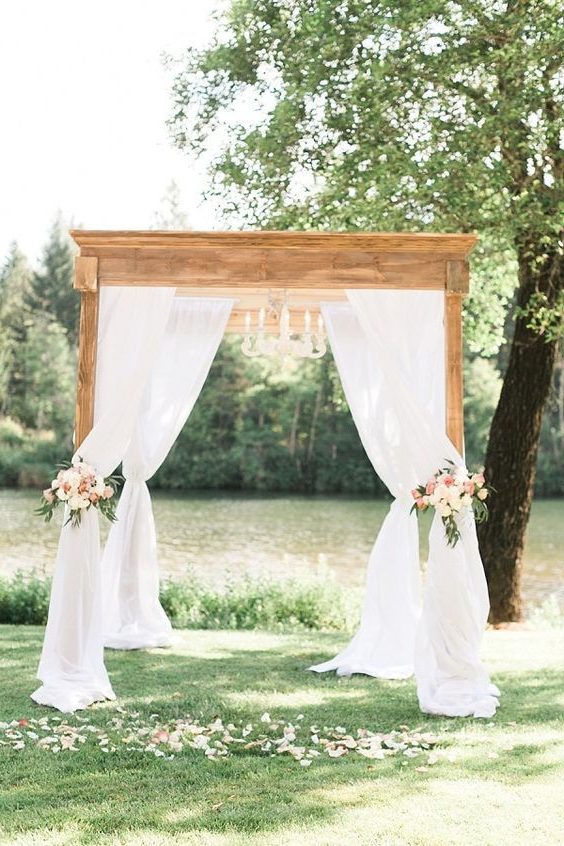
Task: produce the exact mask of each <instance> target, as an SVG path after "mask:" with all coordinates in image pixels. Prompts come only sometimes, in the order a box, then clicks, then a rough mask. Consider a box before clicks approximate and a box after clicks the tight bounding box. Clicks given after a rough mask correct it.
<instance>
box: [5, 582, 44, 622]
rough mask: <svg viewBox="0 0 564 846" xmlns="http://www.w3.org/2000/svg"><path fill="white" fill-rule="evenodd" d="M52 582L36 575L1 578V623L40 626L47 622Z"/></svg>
mask: <svg viewBox="0 0 564 846" xmlns="http://www.w3.org/2000/svg"><path fill="white" fill-rule="evenodd" d="M50 593H51V582H50V580H48V579H40V578H38V577H37V576H36V575H35V574H33V573H32V574H31V575H29V574H24V573H16V575H15V576H13V578H12V579H6V578H1V577H0V623H14V624H16V625H26V626H30V625H40V626H43V625H45V623H46V622H47V612H48V610H49V595H50Z"/></svg>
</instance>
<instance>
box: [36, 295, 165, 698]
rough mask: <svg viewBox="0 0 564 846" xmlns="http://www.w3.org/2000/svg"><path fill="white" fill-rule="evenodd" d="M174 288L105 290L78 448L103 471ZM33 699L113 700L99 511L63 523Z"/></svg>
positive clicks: (136, 396)
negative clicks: (88, 421)
mask: <svg viewBox="0 0 564 846" xmlns="http://www.w3.org/2000/svg"><path fill="white" fill-rule="evenodd" d="M173 297H174V288H141V289H134V288H103V289H102V291H101V293H100V315H99V328H98V357H97V374H96V376H97V378H96V395H95V416H94V427H93V429H92V431H91V432H90V434H89V435H88V436H87V437H86V438H85V440H84V442H83V443H82V444H81V445H80V447H79V449H78V450H77V454H79V455H80V456H81V457H82V458H83V459H85V460H86V461H88V462H89V463H91V464H92V465H93V466H94V467H96V469H97V470H98V471H99V472H100V473H102V474H103V475H108V474H109V473H111V472H112V471H113V470H114V469H115V468H116V467H117V465H118V464H119V462H120V461H121V460H122V458H123V456H124V454H125V451H126V449H127V446H128V444H129V441H130V440H131V436H132V433H133V430H134V425H135V421H136V418H137V414H138V411H139V407H140V403H141V399H142V396H143V391H144V389H145V385H146V382H147V378H148V375H149V373H150V370H151V367H152V364H153V361H154V360H155V357H156V354H157V350H158V348H159V344H160V343H161V341H162V338H163V334H164V331H165V328H166V324H167V320H168V316H169V312H170V308H171V305H172V301H173ZM38 677H39V679H40V680H41V682H42V685H41V687H39V688H38V690H36V691H35V693H33V694H32V699H34V700H35V702H38V703H39V704H41V705H52V706H53V707H54V708H58V709H59V710H60V711H65V712H70V711H74V710H76V709H78V708H85V707H86V706H87V705H90V704H91V703H92V702H95V701H97V700H100V699H114V698H115V696H114V693H113V691H112V687H111V685H110V681H109V678H108V674H107V672H106V668H105V666H104V641H103V626H102V580H101V568H100V539H99V527H98V512H97V511H96V510H95V509H89V510H88V511H87V512H86V513H85V514H83V517H82V524H81V526H80V527H79V528H75V527H72V526H70V525H65V526H63V529H62V531H61V537H60V541H59V548H58V553H57V562H56V567H55V575H54V578H53V587H52V591H51V602H50V606H49V619H48V622H47V628H46V632H45V640H44V643H43V651H42V653H41V660H40V663H39V670H38Z"/></svg>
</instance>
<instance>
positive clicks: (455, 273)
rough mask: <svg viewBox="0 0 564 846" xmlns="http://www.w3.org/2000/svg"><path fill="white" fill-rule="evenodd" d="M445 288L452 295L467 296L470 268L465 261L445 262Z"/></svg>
mask: <svg viewBox="0 0 564 846" xmlns="http://www.w3.org/2000/svg"><path fill="white" fill-rule="evenodd" d="M446 288H447V291H451V292H452V293H453V294H467V293H468V291H469V290H470V268H469V266H468V262H467V261H447V263H446Z"/></svg>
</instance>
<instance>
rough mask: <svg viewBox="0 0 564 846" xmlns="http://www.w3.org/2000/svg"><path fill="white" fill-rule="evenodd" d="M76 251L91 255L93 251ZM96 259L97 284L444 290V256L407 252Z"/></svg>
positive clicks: (154, 253)
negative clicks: (86, 252)
mask: <svg viewBox="0 0 564 846" xmlns="http://www.w3.org/2000/svg"><path fill="white" fill-rule="evenodd" d="M82 249H83V250H88V252H90V251H91V250H92V251H93V248H82ZM96 255H97V258H98V283H99V284H100V285H120V286H122V285H123V286H141V285H145V286H158V285H167V286H170V285H174V286H176V287H191V288H193V287H202V288H203V289H206V288H225V287H226V286H227V287H230V288H233V289H235V288H240V287H243V288H247V287H256V288H260V289H261V290H265V289H266V290H268V289H269V288H286V289H288V290H290V289H293V288H310V289H316V288H320V289H339V290H342V291H344V290H345V289H346V288H370V289H375V288H387V289H395V288H398V289H402V290H418V289H423V290H444V289H445V287H446V267H447V262H446V260H445V258H444V257H443V256H440V255H432V254H418V253H413V252H407V253H395V254H389V253H376V252H370V251H366V250H350V251H347V250H340V251H339V250H325V251H323V250H320V251H312V250H302V249H291V250H284V249H268V250H259V249H255V248H246V247H245V248H239V249H235V248H233V249H223V248H222V249H209V248H197V249H190V248H185V249H181V250H176V249H167V250H164V249H157V248H155V249H150V250H149V249H145V248H139V249H135V250H127V249H124V248H102V247H101V248H97V250H96ZM204 293H205V291H202V294H204Z"/></svg>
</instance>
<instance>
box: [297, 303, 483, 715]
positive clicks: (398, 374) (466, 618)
mask: <svg viewBox="0 0 564 846" xmlns="http://www.w3.org/2000/svg"><path fill="white" fill-rule="evenodd" d="M347 297H348V299H349V304H348V305H347V304H325V305H323V306H322V310H323V316H324V319H325V321H326V325H327V331H328V335H329V339H330V342H331V346H332V349H333V353H334V356H335V360H336V363H337V367H338V370H339V374H340V376H341V380H342V383H343V388H344V391H345V395H346V397H347V401H348V403H349V406H350V409H351V413H352V416H353V419H354V421H355V424H356V426H357V428H358V431H359V434H360V437H361V440H362V442H363V445H364V447H365V449H366V452H367V454H368V456H369V458H370V460H371V462H372V464H373V466H374V469H375V470H376V472H377V473H378V475H379V476H380V477H381V478H382V479H383V481H384V482H385V483H386V485H387V486H388V487H389V489H390V491H391V492H392V494H393V495H394V497H395V501H394V502H393V503H392V506H391V508H390V512H389V514H388V516H387V517H386V519H385V521H384V524H383V525H382V528H381V530H380V533H379V536H378V538H377V540H376V543H375V545H374V549H373V550H372V554H371V557H370V562H369V570H368V579H367V590H366V600H365V605H364V608H363V613H362V618H361V624H360V628H359V631H358V632H357V634H356V635H355V637H354V638H353V640H352V641H351V643H350V644H349V646H348V647H347V648H346V649H345V650H344V651H343V652H342V653H340V654H339V655H338V656H337V657H336V658H334V659H333V660H331V661H327V662H325V663H324V664H319V665H317V666H315V667H312V668H311V669H313V670H315V671H317V672H324V671H326V670H333V669H335V670H337V672H338V673H340V674H347V675H348V674H351V673H355V672H360V673H366V674H368V675H373V676H381V677H387V678H401V677H406V676H408V675H410V674H411V672H412V671H413V666H414V660H415V672H416V678H417V686H418V696H419V701H420V706H421V708H422V710H423V711H425V712H429V713H438V714H447V715H452V716H454V715H460V716H463V715H469V714H474V715H475V716H490V715H491V714H493V713H494V712H495V708H496V705H497V699H496V698H495V697H496V695H497V693H498V691H497V689H496V688H495V687H494V686H493V685H491V684H490V682H489V678H488V675H487V673H486V671H485V669H484V668H483V666H482V665H481V663H480V660H479V648H480V642H481V636H482V631H483V628H484V625H485V623H486V619H487V613H488V598H487V589H486V583H485V577H484V572H483V567H482V562H481V559H480V555H479V552H478V546H477V542H476V530H475V525H474V521H473V519H472V518H471V517H470V518H469V519H467V520H466V521H463V524H462V525H461V533H462V540H461V542H459V544H458V546H457V547H455V548H454V549H453V548H450V547H448V546H447V544H446V539H445V535H444V531H443V526H442V522H441V521H440V518H438V517H436V518H435V521H434V523H433V528H432V531H431V534H430V547H429V568H428V578H427V584H426V589H425V599H424V609H423V613H422V615H421V617H420V619H419V621H418V617H419V566H418V565H419V561H418V537H417V526H416V523H415V521H416V518H415V516H414V515H411V516H409V510H410V508H411V504H412V500H411V498H410V490H411V489H412V488H413V487H415V486H416V485H417V484H419V483H421V482H423V481H425V480H426V479H427V478H429V476H430V475H432V474H433V473H434V472H435V471H436V470H437V469H438V468H439V467H442V466H444V463H445V459H450V460H452V461H454V462H455V463H458V464H460V463H462V458H461V457H460V455H459V454H458V453H457V451H456V450H455V448H454V447H453V445H452V444H451V442H450V441H449V440H448V438H447V437H446V434H445V432H444V389H443V385H444V358H443V349H444V332H443V293H442V292H439V291H436V292H435V291H425V292H424V291H384V290H383V291H359V290H355V291H347ZM470 591H471V593H470ZM416 641H417V646H416Z"/></svg>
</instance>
